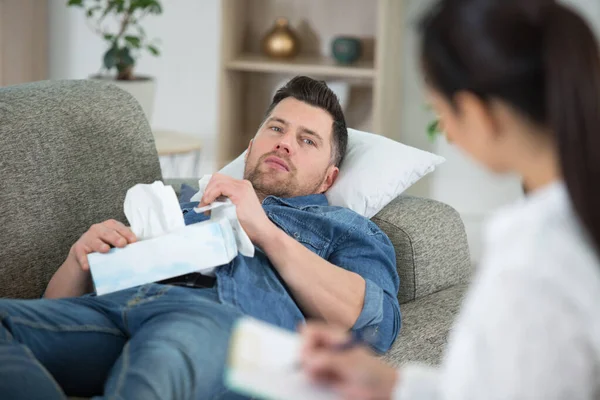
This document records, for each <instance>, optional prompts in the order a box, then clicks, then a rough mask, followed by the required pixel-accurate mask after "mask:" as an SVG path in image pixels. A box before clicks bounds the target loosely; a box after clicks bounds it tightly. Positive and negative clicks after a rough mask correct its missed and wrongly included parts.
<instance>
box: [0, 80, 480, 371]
mask: <svg viewBox="0 0 600 400" xmlns="http://www.w3.org/2000/svg"><path fill="white" fill-rule="evenodd" d="M0 171H1V172H2V174H1V182H2V183H1V184H0V204H1V205H0V226H1V229H0V297H11V298H35V297H39V296H41V295H42V293H43V290H44V288H45V286H46V284H47V283H48V281H49V279H50V277H51V276H52V274H53V273H54V272H55V271H56V269H57V268H58V267H59V266H60V265H61V263H62V261H63V260H64V259H65V257H66V256H67V253H68V251H69V248H70V246H71V245H72V244H73V243H74V242H75V241H76V240H77V239H78V237H79V236H80V235H81V234H82V233H83V232H85V231H86V230H87V229H88V228H89V227H90V225H92V224H94V223H97V222H100V221H103V220H106V219H109V218H116V219H118V220H121V221H125V217H124V215H123V199H124V197H125V192H126V190H127V189H128V188H129V187H131V186H133V185H134V184H136V183H141V182H142V183H151V182H153V181H155V180H160V179H162V177H161V172H160V167H159V162H158V157H157V154H156V149H155V145H154V140H153V136H152V133H151V130H150V127H149V125H148V122H147V121H146V119H145V118H144V115H143V112H142V110H141V108H140V107H139V105H138V104H137V103H136V102H135V101H134V100H133V99H132V97H131V96H130V95H129V94H127V93H125V92H123V91H122V90H120V89H117V88H116V87H114V86H111V85H108V84H104V83H98V82H90V81H60V82H37V83H32V84H26V85H19V86H13V87H4V88H0ZM169 183H171V184H173V185H174V187H175V188H176V189H178V188H179V186H180V184H181V183H182V181H173V182H169ZM192 183H196V184H197V182H192ZM373 221H374V222H375V223H377V224H378V225H379V226H380V227H381V228H382V229H383V230H384V231H385V232H386V233H387V234H388V236H389V237H390V239H391V240H392V242H393V243H394V246H395V248H396V256H397V262H398V272H399V274H400V277H401V287H400V292H399V294H398V298H399V300H400V302H401V304H402V305H401V309H402V314H403V328H402V332H401V334H400V336H399V337H398V339H397V340H396V343H395V344H394V347H393V349H392V350H391V351H390V352H389V353H388V354H387V355H386V358H387V359H388V361H390V362H391V363H393V364H400V363H403V362H406V361H421V362H425V363H429V364H436V363H438V362H439V360H440V355H441V352H442V349H443V347H444V344H445V342H446V337H447V333H448V330H449V328H450V325H451V323H452V321H453V319H454V317H455V315H456V313H457V310H458V308H459V304H460V301H461V298H462V295H463V292H464V289H465V284H466V282H467V281H468V279H469V276H470V272H471V266H470V257H469V250H468V246H467V239H466V234H465V230H464V227H463V224H462V221H461V219H460V217H459V215H458V213H457V212H456V211H455V210H453V209H452V208H451V207H449V206H447V205H445V204H441V203H439V202H436V201H433V200H428V199H422V198H415V197H409V196H400V197H399V198H397V199H396V200H394V201H393V202H392V203H391V204H389V205H388V206H387V207H385V208H384V209H383V210H382V211H381V212H380V213H379V214H377V215H376V216H375V217H374V218H373Z"/></svg>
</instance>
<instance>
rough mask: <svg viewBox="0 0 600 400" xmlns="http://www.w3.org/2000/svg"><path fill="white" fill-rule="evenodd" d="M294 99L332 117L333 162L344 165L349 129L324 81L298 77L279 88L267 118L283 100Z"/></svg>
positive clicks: (335, 98) (340, 109) (334, 97)
mask: <svg viewBox="0 0 600 400" xmlns="http://www.w3.org/2000/svg"><path fill="white" fill-rule="evenodd" d="M288 97H293V98H294V99H296V100H299V101H302V102H304V103H306V104H309V105H311V106H313V107H319V108H320V109H323V110H325V111H327V112H328V113H329V115H331V118H333V126H332V127H331V130H332V132H331V160H332V162H333V164H334V165H335V166H336V167H339V166H340V165H342V161H344V156H345V155H346V146H347V145H348V129H347V128H346V119H345V118H344V112H343V111H342V107H341V106H340V102H339V100H338V98H337V96H336V95H335V93H333V91H332V90H331V89H329V87H328V86H327V84H326V83H325V82H324V81H317V80H315V79H312V78H309V77H308V76H296V77H295V78H292V79H291V80H290V81H289V82H288V83H286V84H285V86H283V87H281V88H279V90H277V92H276V93H275V95H274V96H273V101H272V102H271V105H270V106H269V108H268V109H267V112H266V118H268V117H269V115H271V112H272V111H273V109H274V108H275V106H276V105H277V104H279V103H280V102H281V101H282V100H284V99H286V98H288Z"/></svg>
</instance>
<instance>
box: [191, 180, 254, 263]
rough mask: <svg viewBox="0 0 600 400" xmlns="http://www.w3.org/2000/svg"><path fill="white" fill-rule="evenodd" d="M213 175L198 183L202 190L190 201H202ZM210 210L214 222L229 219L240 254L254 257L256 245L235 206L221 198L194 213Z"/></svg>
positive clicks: (226, 199) (225, 198)
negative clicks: (243, 225)
mask: <svg viewBox="0 0 600 400" xmlns="http://www.w3.org/2000/svg"><path fill="white" fill-rule="evenodd" d="M211 178H212V175H204V176H203V177H202V178H201V179H200V180H199V181H198V188H199V189H200V190H199V191H198V193H196V194H195V195H193V196H192V198H191V199H190V201H201V200H202V196H203V195H204V191H205V190H206V186H207V185H208V182H210V179H211ZM209 210H210V213H211V214H210V219H211V220H214V221H218V220H220V219H223V218H224V219H227V220H229V223H230V224H231V227H232V229H233V233H234V236H235V242H236V244H237V247H238V252H239V253H240V254H242V255H244V256H246V257H254V245H253V244H252V242H251V241H250V238H249V237H248V234H247V233H246V231H244V228H242V225H241V224H240V221H239V220H238V218H237V212H236V207H235V204H233V203H232V202H231V200H229V199H228V198H227V197H223V196H221V197H219V198H218V200H217V201H214V202H212V203H211V204H209V205H207V206H204V207H200V208H194V211H195V212H197V213H201V212H205V211H209Z"/></svg>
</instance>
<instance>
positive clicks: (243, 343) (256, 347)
mask: <svg viewBox="0 0 600 400" xmlns="http://www.w3.org/2000/svg"><path fill="white" fill-rule="evenodd" d="M300 349H301V339H300V336H299V335H298V334H297V333H294V332H290V331H286V330H283V329H280V328H277V327H275V326H272V325H269V324H266V323H264V322H261V321H258V320H255V319H252V318H248V317H246V318H242V319H240V320H239V321H238V322H237V323H236V326H235V327H234V330H233V335H232V338H231V343H230V348H229V358H228V361H227V366H226V370H225V382H226V385H227V386H228V387H229V388H230V389H231V390H234V391H236V392H239V393H241V394H244V395H247V396H252V397H259V398H261V399H268V400H279V399H281V400H307V399H311V400H333V399H337V398H338V396H336V395H335V394H334V393H333V391H332V390H331V389H328V388H325V387H320V386H317V385H315V384H313V383H312V382H310V380H309V379H308V378H307V377H306V376H305V374H304V373H303V372H302V370H301V369H300V368H299V365H300Z"/></svg>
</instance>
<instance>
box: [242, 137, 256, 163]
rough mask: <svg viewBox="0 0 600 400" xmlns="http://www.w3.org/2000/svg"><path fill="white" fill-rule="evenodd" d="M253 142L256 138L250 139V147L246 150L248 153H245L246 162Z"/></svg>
mask: <svg viewBox="0 0 600 400" xmlns="http://www.w3.org/2000/svg"><path fill="white" fill-rule="evenodd" d="M252 142H254V139H250V143H248V149H247V150H246V155H244V162H246V161H248V154H250V150H252Z"/></svg>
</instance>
